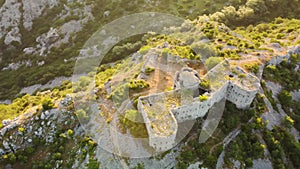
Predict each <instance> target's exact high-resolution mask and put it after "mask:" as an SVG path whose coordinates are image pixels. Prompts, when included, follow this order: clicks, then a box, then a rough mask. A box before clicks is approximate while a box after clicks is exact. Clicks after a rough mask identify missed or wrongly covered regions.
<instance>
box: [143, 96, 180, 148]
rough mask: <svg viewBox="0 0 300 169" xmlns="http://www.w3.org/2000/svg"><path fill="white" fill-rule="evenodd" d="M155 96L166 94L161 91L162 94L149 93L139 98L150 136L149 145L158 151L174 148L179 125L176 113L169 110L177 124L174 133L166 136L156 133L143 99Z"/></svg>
mask: <svg viewBox="0 0 300 169" xmlns="http://www.w3.org/2000/svg"><path fill="white" fill-rule="evenodd" d="M155 97H165V94H164V93H160V94H153V95H149V96H148V97H141V98H139V100H138V105H137V107H138V111H139V112H140V113H141V114H142V117H143V119H144V123H145V126H146V128H147V132H148V136H149V145H150V146H151V147H153V148H154V149H155V150H156V151H167V150H169V149H171V148H173V146H174V144H175V138H176V134H177V129H178V125H177V121H176V119H175V117H174V115H173V114H172V112H171V111H169V114H170V116H172V118H173V122H174V123H175V125H176V127H175V130H174V132H173V133H172V134H170V135H166V136H164V135H157V134H156V133H155V131H154V130H153V128H152V122H151V120H150V118H149V116H148V114H147V112H146V111H145V107H144V105H143V101H142V99H143V98H144V99H145V98H152V99H153V98H155ZM153 104H154V103H153ZM170 123H172V122H170Z"/></svg>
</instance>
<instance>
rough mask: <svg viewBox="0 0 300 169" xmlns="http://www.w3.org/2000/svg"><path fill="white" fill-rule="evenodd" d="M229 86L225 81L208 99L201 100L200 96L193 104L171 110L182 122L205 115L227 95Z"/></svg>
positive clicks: (178, 120)
mask: <svg viewBox="0 0 300 169" xmlns="http://www.w3.org/2000/svg"><path fill="white" fill-rule="evenodd" d="M227 87H228V83H225V84H224V85H223V86H222V87H221V88H220V89H219V90H218V91H217V92H215V93H213V94H212V95H211V96H210V97H209V99H208V100H205V101H202V102H200V100H199V98H195V101H194V102H193V103H192V104H189V105H183V106H181V107H178V108H175V109H173V110H171V111H172V113H173V114H174V116H175V118H176V120H177V122H179V123H180V122H184V121H186V120H194V119H196V118H199V117H204V116H205V115H206V113H207V112H208V110H209V109H210V108H211V107H212V106H213V105H214V104H215V103H217V102H219V101H220V100H221V99H223V98H225V97H226V93H227ZM206 94H207V93H206Z"/></svg>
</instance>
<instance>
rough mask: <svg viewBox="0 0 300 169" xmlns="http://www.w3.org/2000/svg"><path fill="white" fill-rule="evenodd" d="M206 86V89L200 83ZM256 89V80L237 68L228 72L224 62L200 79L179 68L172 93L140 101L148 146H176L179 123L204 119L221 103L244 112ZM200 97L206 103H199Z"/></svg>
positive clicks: (227, 63)
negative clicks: (230, 104) (226, 102)
mask: <svg viewBox="0 0 300 169" xmlns="http://www.w3.org/2000/svg"><path fill="white" fill-rule="evenodd" d="M203 81H206V82H208V83H209V88H207V87H206V88H205V87H203V86H201V82H203ZM258 88H259V80H258V79H257V78H256V77H255V76H253V75H251V74H248V73H246V72H245V71H244V70H243V69H241V68H239V67H234V68H231V67H230V65H229V62H228V61H227V60H225V61H223V62H222V63H220V64H218V65H217V66H215V67H214V68H213V69H212V70H210V71H209V72H208V73H207V74H206V75H205V76H204V77H203V78H200V75H199V74H198V73H197V72H196V71H194V70H193V69H191V68H182V70H181V71H180V72H177V73H176V74H175V77H174V90H172V91H168V92H163V93H156V94H151V95H148V96H143V97H140V98H139V100H138V110H139V112H141V113H142V116H143V118H144V122H145V125H146V128H147V131H148V135H149V144H150V146H151V147H153V148H154V149H155V150H157V151H165V150H168V149H170V148H172V147H173V146H175V145H174V144H175V138H176V134H177V130H178V123H180V122H184V121H186V120H193V119H196V118H199V117H204V116H205V115H206V114H207V112H208V111H209V109H210V108H211V107H212V106H213V105H214V104H215V103H218V102H220V101H221V100H222V99H227V100H228V101H230V102H232V103H234V104H235V105H236V106H237V108H240V109H246V108H248V107H249V106H250V104H251V103H252V101H253V99H254V97H255V95H256V93H257V91H258ZM199 96H200V97H203V96H204V98H205V99H202V100H201V99H199Z"/></svg>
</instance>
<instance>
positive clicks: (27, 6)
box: [22, 0, 58, 31]
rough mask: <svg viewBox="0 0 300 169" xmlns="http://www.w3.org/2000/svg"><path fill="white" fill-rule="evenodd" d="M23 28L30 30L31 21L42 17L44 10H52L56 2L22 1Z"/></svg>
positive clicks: (45, 0) (52, 0)
mask: <svg viewBox="0 0 300 169" xmlns="http://www.w3.org/2000/svg"><path fill="white" fill-rule="evenodd" d="M22 3H23V10H24V13H23V26H24V28H25V29H26V30H28V31H29V30H31V29H32V21H33V20H34V19H36V18H38V17H39V16H41V15H42V13H43V11H44V9H45V8H53V7H54V6H56V5H57V4H58V0H23V1H22Z"/></svg>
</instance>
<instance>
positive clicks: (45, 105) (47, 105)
mask: <svg viewBox="0 0 300 169" xmlns="http://www.w3.org/2000/svg"><path fill="white" fill-rule="evenodd" d="M42 107H43V109H44V110H49V109H52V108H53V107H54V103H53V101H52V99H50V98H45V99H43V101H42Z"/></svg>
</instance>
